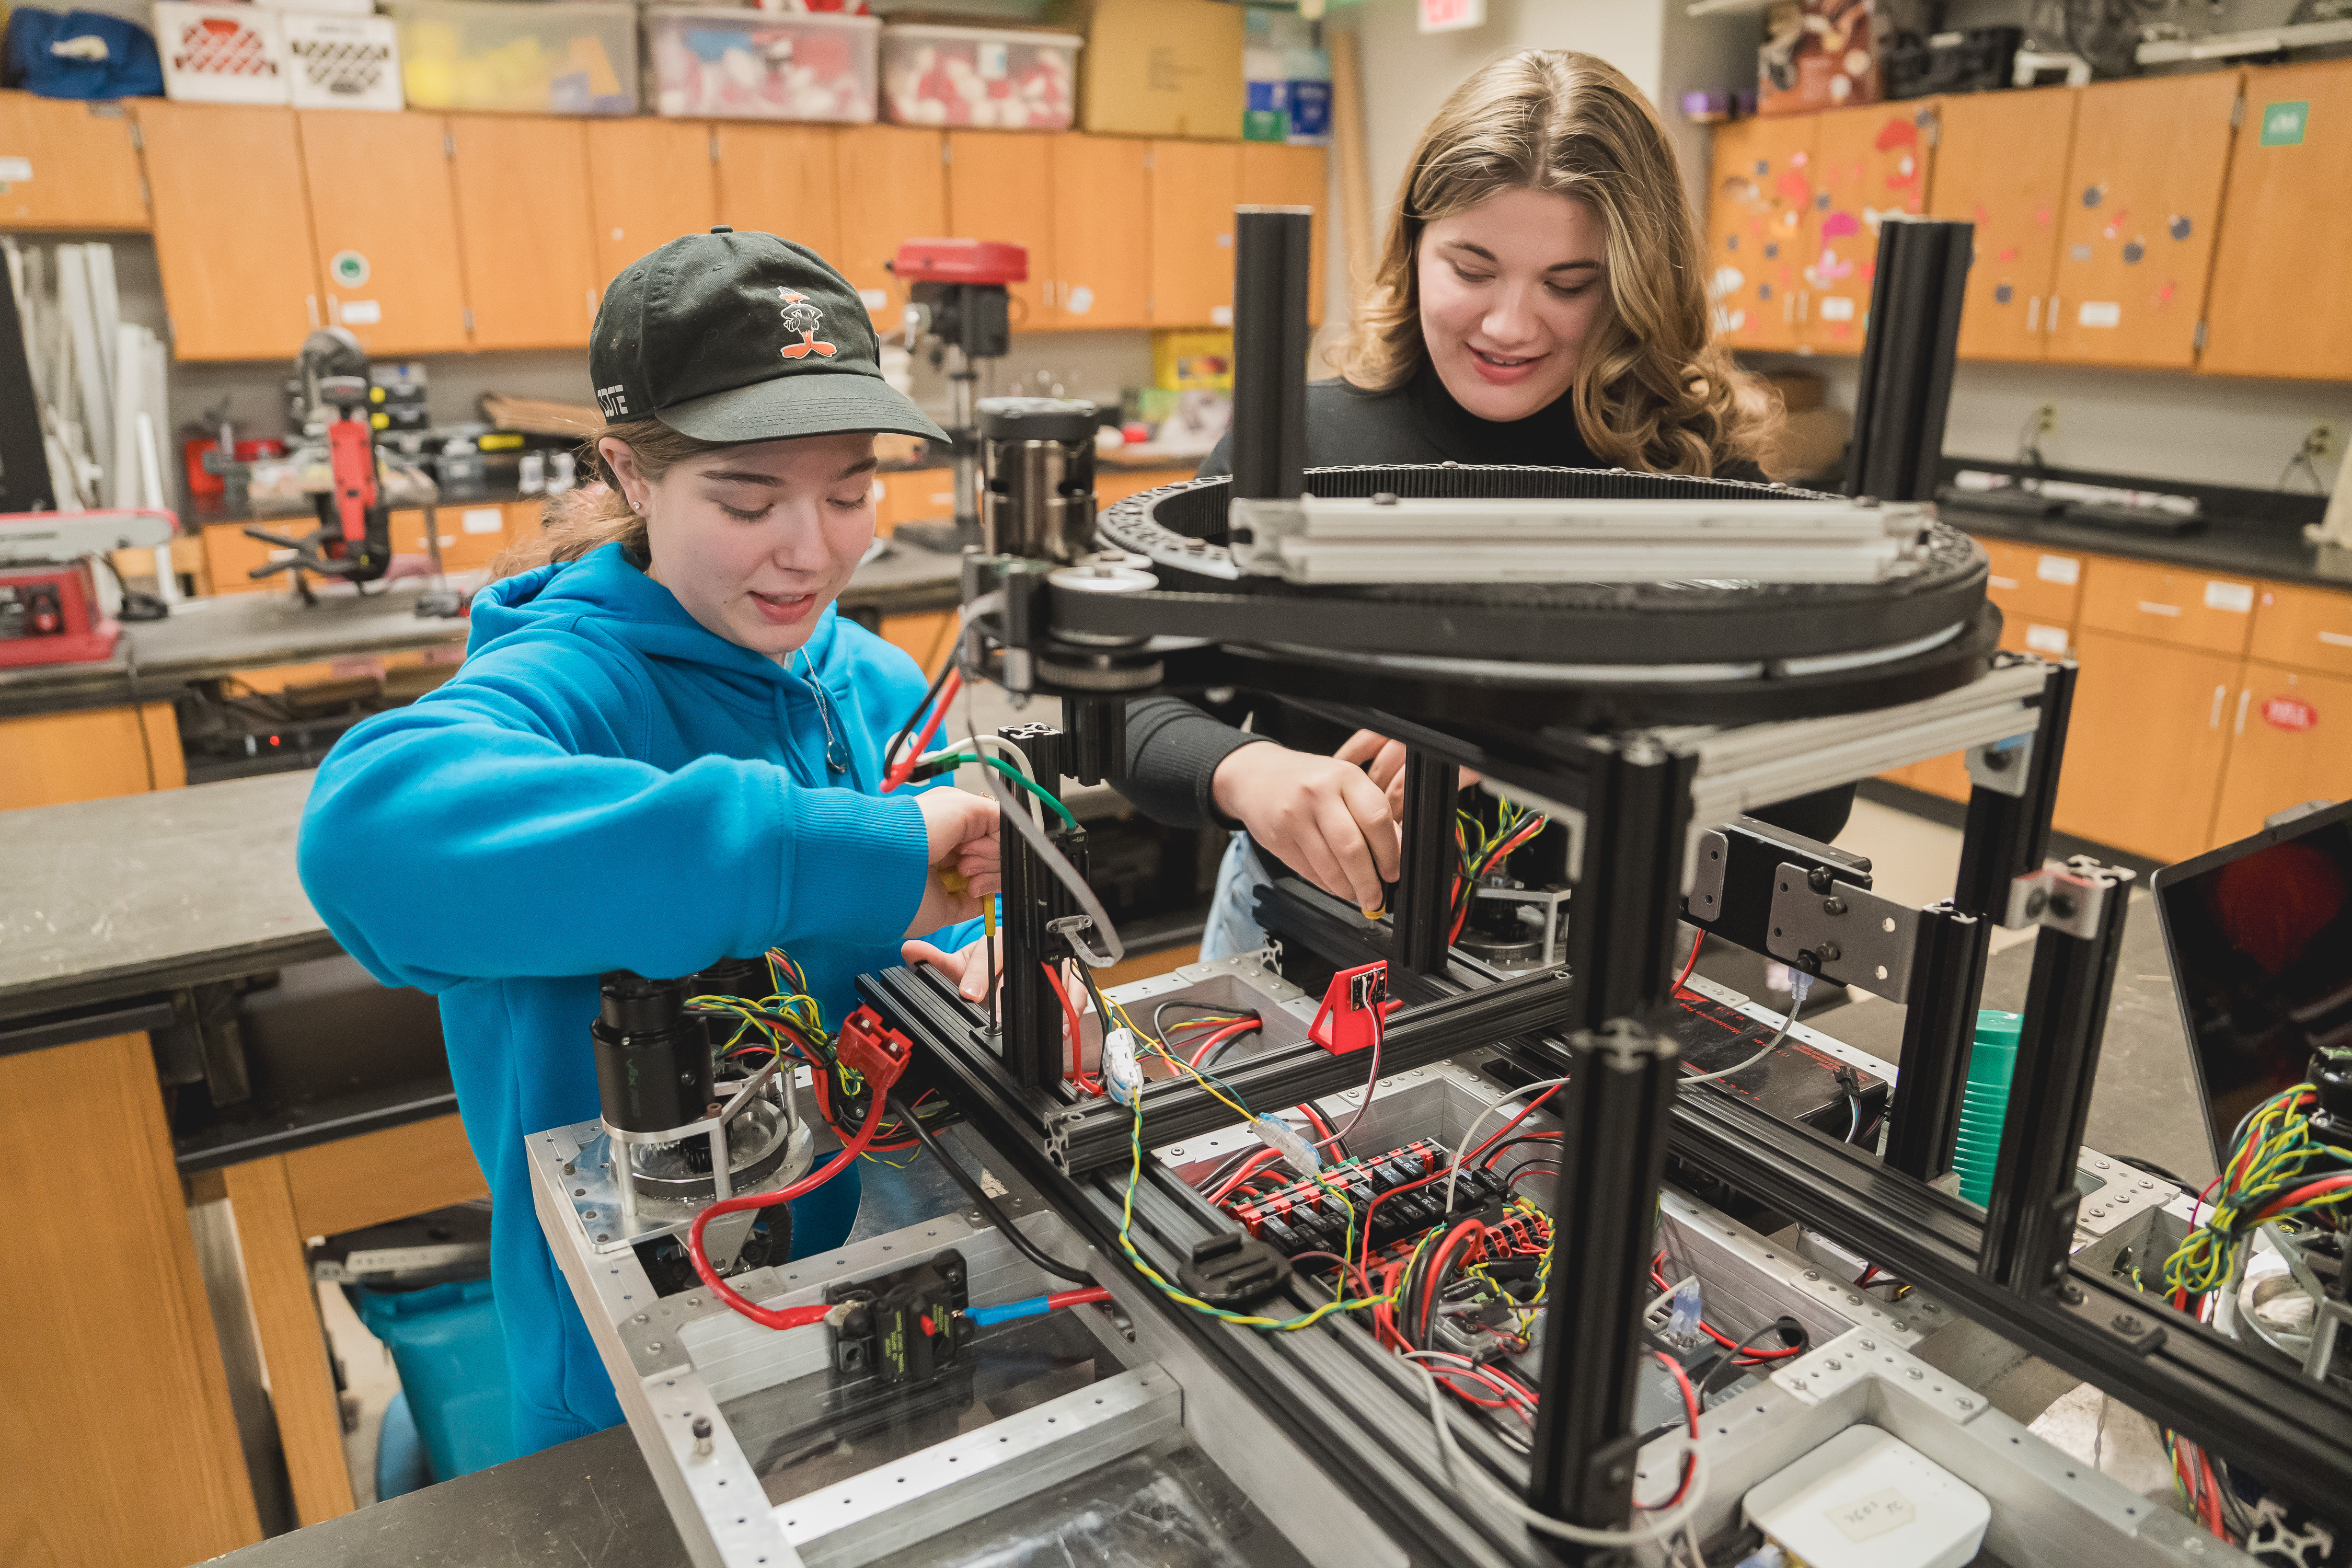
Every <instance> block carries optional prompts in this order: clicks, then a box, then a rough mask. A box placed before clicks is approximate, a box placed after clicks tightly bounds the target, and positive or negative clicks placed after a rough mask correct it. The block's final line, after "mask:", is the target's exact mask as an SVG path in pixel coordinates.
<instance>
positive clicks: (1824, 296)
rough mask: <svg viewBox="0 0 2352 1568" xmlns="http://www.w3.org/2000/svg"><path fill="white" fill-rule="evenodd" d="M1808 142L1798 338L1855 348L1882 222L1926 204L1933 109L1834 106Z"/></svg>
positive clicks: (1840, 349)
mask: <svg viewBox="0 0 2352 1568" xmlns="http://www.w3.org/2000/svg"><path fill="white" fill-rule="evenodd" d="M1819 121H1820V123H1819V125H1818V127H1817V129H1816V131H1815V132H1814V139H1813V156H1812V170H1813V219H1812V237H1811V247H1810V249H1809V250H1808V251H1807V253H1806V257H1805V265H1804V269H1803V276H1804V280H1805V289H1804V294H1803V297H1802V298H1801V299H1800V300H1799V301H1798V311H1797V321H1798V334H1797V335H1798V341H1799V342H1801V343H1805V344H1808V345H1810V346H1811V347H1812V348H1814V349H1816V350H1818V351H1820V352H1822V353H1847V354H1851V353H1861V352H1862V338H1863V331H1864V328H1865V327H1866V326H1867V324H1868V321H1869V317H1870V285H1871V279H1873V278H1874V277H1875V276H1876V274H1877V269H1878V225H1879V220H1880V219H1881V218H1883V217H1885V216H1887V215H1888V214H1890V213H1918V212H1921V211H1924V210H1925V209H1926V206H1927V166H1928V161H1929V159H1930V158H1931V157H1932V156H1933V148H1932V146H1931V142H1933V139H1934V138H1933V133H1932V128H1933V126H1934V124H1935V119H1934V114H1933V111H1932V110H1927V109H1924V108H1922V107H1921V106H1919V105H1917V104H1910V103H1889V104H1873V105H1870V106H1869V107H1867V108H1864V109H1835V110H1829V111H1828V112H1827V113H1824V114H1822V115H1821V116H1820V117H1819Z"/></svg>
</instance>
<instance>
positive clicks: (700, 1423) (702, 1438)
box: [694, 1415, 710, 1454]
mask: <svg viewBox="0 0 2352 1568" xmlns="http://www.w3.org/2000/svg"><path fill="white" fill-rule="evenodd" d="M694 1451H695V1452H696V1453H697V1454H708V1453H709V1452H710V1417H709V1416H708V1415H698V1416H696V1417H695V1418H694Z"/></svg>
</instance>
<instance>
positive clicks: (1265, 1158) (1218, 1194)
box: [1209, 1149, 1279, 1204]
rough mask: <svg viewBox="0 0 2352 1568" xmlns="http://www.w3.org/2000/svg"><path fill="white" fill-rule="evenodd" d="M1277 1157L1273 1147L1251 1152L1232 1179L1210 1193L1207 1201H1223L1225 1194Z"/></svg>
mask: <svg viewBox="0 0 2352 1568" xmlns="http://www.w3.org/2000/svg"><path fill="white" fill-rule="evenodd" d="M1278 1157H1279V1156H1278V1152H1277V1151H1276V1150H1273V1149H1261V1150H1259V1151H1258V1152H1256V1153H1255V1154H1252V1155H1251V1156H1250V1157H1249V1158H1248V1159H1246V1160H1244V1161H1243V1162H1242V1168H1241V1169H1240V1170H1238V1171H1235V1172H1234V1175H1233V1179H1232V1180H1231V1181H1229V1182H1227V1183H1226V1184H1224V1185H1223V1186H1222V1187H1219V1188H1218V1189H1217V1190H1216V1191H1215V1192H1214V1193H1213V1194H1211V1195H1210V1197H1209V1202H1210V1203H1212V1204H1221V1203H1223V1202H1224V1201H1225V1197H1226V1194H1229V1193H1231V1192H1232V1191H1233V1190H1234V1188H1236V1187H1238V1186H1240V1185H1241V1184H1243V1183H1244V1182H1245V1181H1247V1180H1249V1179H1250V1178H1251V1177H1252V1176H1255V1175H1256V1174H1257V1173H1258V1172H1259V1171H1260V1170H1261V1169H1263V1168H1264V1167H1265V1165H1267V1164H1268V1163H1271V1162H1272V1161H1274V1160H1275V1159H1276V1158H1278Z"/></svg>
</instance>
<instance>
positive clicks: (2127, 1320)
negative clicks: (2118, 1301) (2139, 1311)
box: [2115, 1312, 2140, 1334]
mask: <svg viewBox="0 0 2352 1568" xmlns="http://www.w3.org/2000/svg"><path fill="white" fill-rule="evenodd" d="M2115 1329H2116V1332H2117V1333H2119V1334H2137V1333H2138V1332H2139V1331H2140V1321H2139V1319H2138V1318H2137V1317H2136V1316H2134V1315H2133V1314H2132V1313H2129V1312H2117V1313H2116V1317H2115Z"/></svg>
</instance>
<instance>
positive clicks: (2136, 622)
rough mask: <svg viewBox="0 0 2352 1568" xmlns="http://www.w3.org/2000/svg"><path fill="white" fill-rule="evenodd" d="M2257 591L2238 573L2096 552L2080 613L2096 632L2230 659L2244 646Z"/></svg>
mask: <svg viewBox="0 0 2352 1568" xmlns="http://www.w3.org/2000/svg"><path fill="white" fill-rule="evenodd" d="M2256 596H2257V595H2256V590H2255V587H2254V584H2252V583H2249V582H2246V581H2243V580H2242V579H2240V578H2236V577H2215V576H2212V575H2210V574H2207V573H2204V572H2196V571H2189V570H2186V569H2176V568H2173V567H2168V566H2162V565H2158V563H2155V562H2152V561H2117V560H2116V559H2114V558H2113V557H2111V556H2105V555H2095V556H2093V557H2092V558H2091V562H2090V571H2089V573H2088V580H2087V581H2086V582H2085V583H2084V585H2083V607H2082V617H2083V624H2084V626H2095V627H2096V628H2097V629H2099V630H2101V631H2108V632H2124V633H2126V634H2128V635H2130V636H2132V637H2145V638H2147V639H2148V640H2149V641H2151V642H2168V643H2179V644H2180V645H2182V646H2183V647H2201V648H2205V649H2207V650H2208V651H2210V652H2213V653H2226V654H2229V655H2230V656H2231V657H2232V658H2235V657H2237V656H2238V655H2241V654H2243V653H2244V652H2245V651H2246V643H2247V639H2248V637H2249V636H2250V635H2251V634H2252V629H2253V618H2254V601H2255V598H2256Z"/></svg>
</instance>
